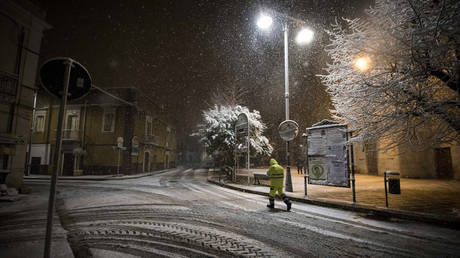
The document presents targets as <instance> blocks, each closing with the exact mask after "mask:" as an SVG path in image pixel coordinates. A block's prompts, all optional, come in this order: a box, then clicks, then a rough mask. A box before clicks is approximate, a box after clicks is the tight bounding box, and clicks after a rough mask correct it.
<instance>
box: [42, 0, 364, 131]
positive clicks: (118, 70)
mask: <svg viewBox="0 0 460 258" xmlns="http://www.w3.org/2000/svg"><path fill="white" fill-rule="evenodd" d="M35 2H36V4H37V5H39V6H41V7H42V8H43V9H44V10H46V11H47V22H48V23H50V24H51V25H52V26H53V28H52V29H51V30H49V31H46V32H45V38H44V41H43V45H42V57H41V62H44V61H45V60H46V59H48V58H51V57H56V56H69V57H72V58H74V59H75V60H77V61H79V62H80V63H81V64H83V65H84V66H85V67H86V68H87V69H88V70H89V72H90V74H91V76H92V79H93V83H94V84H95V85H97V86H99V87H105V88H107V87H136V88H139V89H140V90H141V92H142V93H143V94H148V95H149V96H150V97H151V98H152V99H154V100H155V101H157V102H158V104H159V105H162V106H164V107H165V110H166V111H167V113H168V114H169V115H170V116H171V117H172V118H174V119H175V120H176V123H177V128H178V132H179V134H180V135H179V138H180V136H181V135H182V136H185V135H189V134H190V133H191V132H192V130H193V128H194V126H195V124H196V123H197V122H198V121H199V118H200V111H201V110H203V109H205V108H207V107H208V105H209V103H211V102H210V99H209V98H210V96H211V94H212V92H213V91H216V89H218V88H225V87H228V86H229V85H238V86H240V87H244V88H246V89H247V92H248V93H247V96H246V97H245V98H244V99H242V100H241V104H243V105H246V106H249V107H250V108H251V109H257V110H260V111H261V114H262V119H263V120H264V121H265V122H266V123H267V125H268V126H269V130H268V132H267V133H268V134H269V135H270V134H274V133H275V131H276V128H277V125H278V124H279V122H281V121H282V120H283V117H284V93H283V92H284V61H283V60H284V59H283V55H284V52H283V34H282V31H281V27H280V24H279V23H278V24H277V23H276V21H275V24H274V26H273V28H272V29H271V30H270V31H268V32H266V31H261V30H260V29H258V28H257V26H256V25H255V24H256V18H257V16H258V14H259V13H260V12H261V11H262V10H263V9H264V8H267V9H273V10H276V11H278V12H282V13H284V14H288V15H290V16H293V17H295V18H298V19H301V20H303V21H305V22H306V24H308V25H309V26H310V27H311V28H312V29H313V30H315V33H316V34H315V40H314V42H313V43H311V44H310V45H308V46H305V47H298V46H296V45H295V43H294V41H293V39H294V36H295V32H296V30H298V29H299V25H298V24H290V33H291V34H290V40H291V41H290V43H289V51H290V56H289V57H290V64H289V65H290V67H289V68H290V84H291V118H292V119H294V120H296V121H298V122H299V124H300V126H301V128H305V127H307V126H310V125H311V124H312V123H314V122H317V121H316V120H318V119H321V118H327V115H328V109H329V108H330V103H329V100H328V97H327V94H325V92H324V88H323V86H322V85H321V83H320V81H319V78H318V77H316V76H315V75H316V74H319V73H322V70H321V69H322V68H323V67H324V66H325V64H326V62H327V61H328V59H327V56H326V55H325V54H324V51H323V49H324V47H325V45H326V44H327V35H326V34H325V33H324V31H323V30H324V29H328V28H329V24H331V23H332V22H334V20H335V19H336V18H337V17H338V18H340V17H346V18H354V17H359V16H361V15H362V10H363V9H364V8H365V7H368V6H369V5H370V4H371V3H372V1H370V0H360V1H358V0H352V1H339V0H333V1H319V0H313V1H305V0H304V1H300V0H299V1H294V0H288V1H244V0H241V1H208V0H197V1H192V0H189V1H187V0H184V1H154V0H149V1H147V0H129V1H128V0H122V1H94V0H93V1H88V0H78V1H77V0H71V1H62V0H41V1H39V0H36V1H35ZM339 20H340V19H339ZM307 102H308V103H314V107H316V108H318V109H321V110H312V108H311V107H310V106H309V105H305V103H307ZM313 109H314V108H313ZM313 113H315V114H317V115H312V114H313Z"/></svg>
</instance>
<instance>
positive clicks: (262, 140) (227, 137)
mask: <svg viewBox="0 0 460 258" xmlns="http://www.w3.org/2000/svg"><path fill="white" fill-rule="evenodd" d="M241 113H246V114H247V115H248V118H249V125H250V126H249V143H250V149H251V153H252V154H255V155H261V156H267V155H270V154H271V152H272V151H273V148H272V146H271V145H270V143H269V142H268V139H267V137H265V136H263V132H264V130H265V129H266V127H265V124H264V123H263V122H262V120H261V116H260V114H259V111H257V110H253V111H252V112H250V111H249V110H248V108H247V107H243V106H240V105H234V106H232V105H225V106H219V105H214V107H212V108H210V109H208V110H205V111H203V113H202V116H203V122H202V123H200V124H199V125H198V131H197V132H195V133H194V134H193V135H194V136H199V137H200V139H199V140H200V142H201V143H203V144H204V145H205V146H206V152H207V154H209V155H212V156H213V158H214V159H215V160H216V161H219V162H222V163H223V164H227V165H232V164H233V159H234V150H235V147H237V144H241V143H240V142H239V141H238V140H237V138H236V135H235V123H236V121H237V120H238V115H240V114H241Z"/></svg>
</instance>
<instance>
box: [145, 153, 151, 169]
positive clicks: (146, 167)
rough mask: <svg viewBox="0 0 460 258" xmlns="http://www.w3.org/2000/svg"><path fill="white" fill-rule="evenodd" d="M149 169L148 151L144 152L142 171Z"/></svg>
mask: <svg viewBox="0 0 460 258" xmlns="http://www.w3.org/2000/svg"><path fill="white" fill-rule="evenodd" d="M149 171H150V153H148V152H144V172H149Z"/></svg>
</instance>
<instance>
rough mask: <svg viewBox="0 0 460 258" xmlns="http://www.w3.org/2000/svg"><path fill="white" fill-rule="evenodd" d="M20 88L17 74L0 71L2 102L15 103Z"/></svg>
mask: <svg viewBox="0 0 460 258" xmlns="http://www.w3.org/2000/svg"><path fill="white" fill-rule="evenodd" d="M17 88H18V76H17V75H16V74H12V73H8V72H5V71H0V102H3V103H14V102H15V100H16V92H17Z"/></svg>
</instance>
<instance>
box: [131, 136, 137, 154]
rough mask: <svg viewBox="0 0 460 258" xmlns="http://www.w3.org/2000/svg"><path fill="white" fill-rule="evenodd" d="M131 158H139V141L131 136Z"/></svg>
mask: <svg viewBox="0 0 460 258" xmlns="http://www.w3.org/2000/svg"><path fill="white" fill-rule="evenodd" d="M131 156H139V139H138V138H137V136H133V138H132V139H131Z"/></svg>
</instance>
